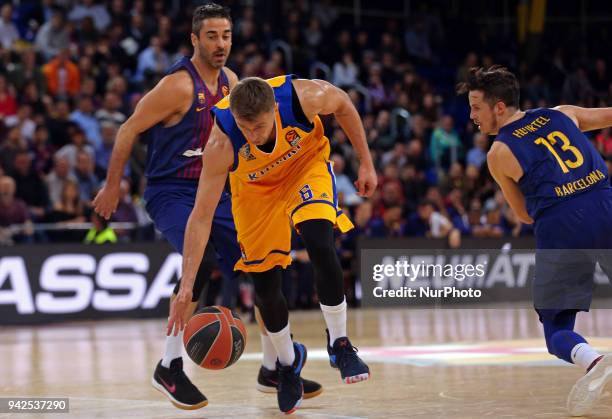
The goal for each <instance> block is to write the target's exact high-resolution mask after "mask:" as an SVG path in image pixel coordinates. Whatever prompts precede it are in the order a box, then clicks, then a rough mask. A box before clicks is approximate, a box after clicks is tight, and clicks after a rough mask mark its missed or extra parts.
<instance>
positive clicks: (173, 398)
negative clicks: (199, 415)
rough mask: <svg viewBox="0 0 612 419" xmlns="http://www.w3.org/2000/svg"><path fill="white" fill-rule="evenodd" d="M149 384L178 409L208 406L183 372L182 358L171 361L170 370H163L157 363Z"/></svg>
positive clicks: (204, 398) (204, 397)
mask: <svg viewBox="0 0 612 419" xmlns="http://www.w3.org/2000/svg"><path fill="white" fill-rule="evenodd" d="M151 384H152V385H153V387H154V388H155V389H156V390H158V391H159V392H161V393H162V394H164V395H165V396H166V397H167V398H168V399H169V400H170V402H171V403H172V404H173V405H175V406H176V407H178V408H179V409H184V410H195V409H200V408H202V407H204V406H206V405H207V404H208V400H207V399H206V396H204V395H203V394H202V393H201V392H200V390H198V388H197V387H196V386H194V385H193V384H192V382H191V381H189V378H187V376H186V375H185V373H184V372H183V358H175V359H173V360H172V362H171V363H170V368H165V367H164V366H162V364H161V361H159V362H158V363H157V367H156V368H155V372H154V373H153V378H152V380H151Z"/></svg>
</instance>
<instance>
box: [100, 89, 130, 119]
mask: <svg viewBox="0 0 612 419" xmlns="http://www.w3.org/2000/svg"><path fill="white" fill-rule="evenodd" d="M119 109H121V98H120V97H119V96H117V94H116V93H113V92H107V93H106V94H105V95H104V102H103V103H102V108H101V109H100V110H98V111H97V112H96V114H95V115H96V118H97V119H98V122H100V126H102V125H103V124H104V123H105V122H111V123H113V124H114V125H115V126H117V127H118V126H119V125H121V124H123V122H124V121H125V115H124V114H123V113H122V112H121V111H120V110H119Z"/></svg>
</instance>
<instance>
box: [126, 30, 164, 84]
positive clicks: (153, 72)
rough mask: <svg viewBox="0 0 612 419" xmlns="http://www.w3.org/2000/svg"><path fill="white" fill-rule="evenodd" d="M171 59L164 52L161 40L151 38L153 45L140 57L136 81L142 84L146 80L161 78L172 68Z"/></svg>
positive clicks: (155, 37)
mask: <svg viewBox="0 0 612 419" xmlns="http://www.w3.org/2000/svg"><path fill="white" fill-rule="evenodd" d="M170 64H171V63H170V58H169V57H168V54H167V53H166V52H165V51H164V50H163V48H162V44H161V40H160V39H159V37H157V36H153V37H151V44H150V45H149V47H148V48H146V49H145V50H144V51H142V52H141V53H140V55H139V56H138V69H137V70H136V74H135V75H134V81H136V82H139V83H142V82H143V81H144V80H145V79H146V78H153V77H159V76H161V75H163V74H164V73H165V72H166V70H167V69H168V67H170Z"/></svg>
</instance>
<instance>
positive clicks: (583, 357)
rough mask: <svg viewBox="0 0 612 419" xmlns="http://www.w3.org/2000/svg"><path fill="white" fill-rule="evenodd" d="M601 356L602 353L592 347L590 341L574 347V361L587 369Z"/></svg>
mask: <svg viewBox="0 0 612 419" xmlns="http://www.w3.org/2000/svg"><path fill="white" fill-rule="evenodd" d="M600 356H601V354H599V353H598V352H597V351H596V350H594V349H593V348H591V346H590V345H589V344H588V343H579V344H578V345H576V346H574V347H573V348H572V361H574V364H576V365H580V366H581V367H582V368H583V369H585V370H586V369H587V368H589V367H590V366H591V364H592V363H593V361H595V360H596V359H597V358H599V357H600Z"/></svg>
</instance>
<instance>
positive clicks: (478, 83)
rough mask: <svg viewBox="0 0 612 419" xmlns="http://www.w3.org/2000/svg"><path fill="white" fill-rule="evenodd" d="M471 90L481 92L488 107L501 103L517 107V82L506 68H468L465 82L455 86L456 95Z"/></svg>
mask: <svg viewBox="0 0 612 419" xmlns="http://www.w3.org/2000/svg"><path fill="white" fill-rule="evenodd" d="M472 90H481V91H482V92H483V93H484V98H485V100H486V101H487V102H489V104H490V105H493V104H494V103H495V102H497V101H501V102H504V103H505V104H506V106H508V107H513V108H518V107H519V82H518V80H517V79H516V76H515V75H514V74H513V73H512V72H510V71H509V70H508V69H507V68H506V67H502V66H500V65H494V66H491V67H489V68H488V69H487V70H485V69H484V68H482V67H472V68H470V71H469V73H468V76H467V80H466V81H464V82H462V83H459V84H458V85H457V93H459V94H463V93H467V92H469V91H472Z"/></svg>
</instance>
